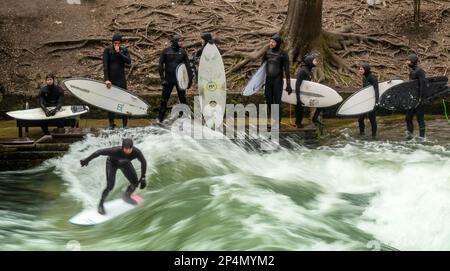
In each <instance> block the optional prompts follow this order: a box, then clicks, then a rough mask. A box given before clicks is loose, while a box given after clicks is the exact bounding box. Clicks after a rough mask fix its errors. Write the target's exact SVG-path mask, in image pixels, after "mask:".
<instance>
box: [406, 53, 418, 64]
mask: <svg viewBox="0 0 450 271" xmlns="http://www.w3.org/2000/svg"><path fill="white" fill-rule="evenodd" d="M408 60H409V61H411V64H410V65H409V66H410V67H415V66H417V63H418V62H419V58H418V57H417V55H416V54H410V55H408Z"/></svg>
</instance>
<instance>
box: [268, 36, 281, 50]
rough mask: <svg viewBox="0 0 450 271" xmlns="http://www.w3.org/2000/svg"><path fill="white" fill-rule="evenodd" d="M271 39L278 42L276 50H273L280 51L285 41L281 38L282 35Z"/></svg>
mask: <svg viewBox="0 0 450 271" xmlns="http://www.w3.org/2000/svg"><path fill="white" fill-rule="evenodd" d="M270 39H272V40H274V41H276V42H277V46H275V48H273V49H274V50H279V49H280V47H281V43H283V39H282V38H281V36H280V34H275V35H273V36H272V37H271V38H270Z"/></svg>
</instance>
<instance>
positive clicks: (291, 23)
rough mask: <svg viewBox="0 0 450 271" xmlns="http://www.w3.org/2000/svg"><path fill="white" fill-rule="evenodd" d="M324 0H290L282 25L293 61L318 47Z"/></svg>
mask: <svg viewBox="0 0 450 271" xmlns="http://www.w3.org/2000/svg"><path fill="white" fill-rule="evenodd" d="M322 2H323V0H289V6H288V14H287V18H286V21H285V22H284V25H283V27H282V30H281V32H282V35H283V37H284V38H285V39H286V41H287V49H288V50H289V55H290V56H291V57H292V62H294V61H296V60H297V59H298V58H303V57H304V56H305V54H307V53H309V52H310V50H311V49H313V48H315V47H317V46H318V45H319V42H320V34H321V32H322Z"/></svg>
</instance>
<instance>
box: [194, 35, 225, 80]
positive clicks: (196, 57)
mask: <svg viewBox="0 0 450 271" xmlns="http://www.w3.org/2000/svg"><path fill="white" fill-rule="evenodd" d="M208 43H209V44H214V40H213V37H212V35H211V33H209V32H203V33H202V34H201V35H200V45H201V46H202V47H201V48H200V49H198V51H197V52H195V53H194V55H193V56H192V60H191V65H192V70H193V75H194V76H195V78H198V69H197V66H198V64H199V62H200V58H201V56H202V53H203V49H205V46H206V44H208ZM219 51H220V50H219Z"/></svg>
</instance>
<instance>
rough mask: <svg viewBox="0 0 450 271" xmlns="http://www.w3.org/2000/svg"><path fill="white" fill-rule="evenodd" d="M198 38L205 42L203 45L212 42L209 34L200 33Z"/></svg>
mask: <svg viewBox="0 0 450 271" xmlns="http://www.w3.org/2000/svg"><path fill="white" fill-rule="evenodd" d="M200 37H201V38H202V39H203V40H204V41H205V43H212V42H213V39H212V35H211V33H209V32H204V33H202V35H201V36H200Z"/></svg>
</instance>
